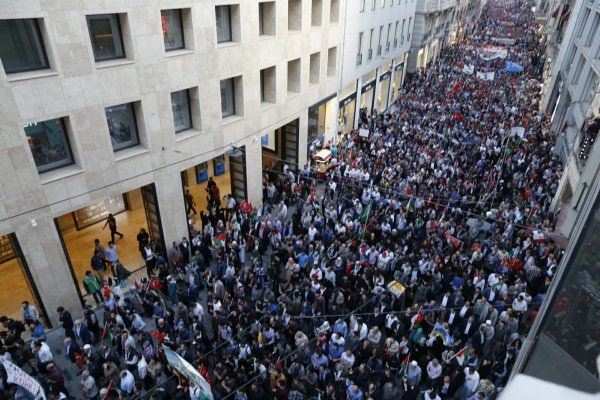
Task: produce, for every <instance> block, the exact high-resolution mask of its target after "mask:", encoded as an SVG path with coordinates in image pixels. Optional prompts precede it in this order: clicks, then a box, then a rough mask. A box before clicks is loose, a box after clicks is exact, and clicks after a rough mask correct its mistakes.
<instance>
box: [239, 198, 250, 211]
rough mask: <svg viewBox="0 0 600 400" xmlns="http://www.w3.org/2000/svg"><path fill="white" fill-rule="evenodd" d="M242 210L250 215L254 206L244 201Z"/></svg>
mask: <svg viewBox="0 0 600 400" xmlns="http://www.w3.org/2000/svg"><path fill="white" fill-rule="evenodd" d="M240 210H242V211H243V212H245V213H249V212H250V211H252V205H251V204H250V203H249V202H248V200H244V201H242V203H241V204H240Z"/></svg>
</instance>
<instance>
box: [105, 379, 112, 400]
mask: <svg viewBox="0 0 600 400" xmlns="http://www.w3.org/2000/svg"><path fill="white" fill-rule="evenodd" d="M114 387H115V382H114V381H113V380H112V379H111V380H110V382H109V384H108V387H107V388H106V393H104V396H102V400H105V399H106V396H108V393H109V392H110V391H111V390H113V388H114Z"/></svg>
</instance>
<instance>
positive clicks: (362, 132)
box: [358, 128, 369, 138]
mask: <svg viewBox="0 0 600 400" xmlns="http://www.w3.org/2000/svg"><path fill="white" fill-rule="evenodd" d="M358 136H360V137H364V138H368V137H369V130H368V129H363V128H360V129H359V130H358Z"/></svg>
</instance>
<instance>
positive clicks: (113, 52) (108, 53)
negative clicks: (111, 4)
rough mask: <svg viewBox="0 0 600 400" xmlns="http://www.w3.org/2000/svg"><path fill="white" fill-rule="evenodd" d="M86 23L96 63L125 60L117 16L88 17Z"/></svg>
mask: <svg viewBox="0 0 600 400" xmlns="http://www.w3.org/2000/svg"><path fill="white" fill-rule="evenodd" d="M87 21H88V29H89V31H90V40H91V41H92V49H93V50H94V59H95V60H96V61H103V60H112V59H115V58H125V51H124V50H123V39H122V37H121V25H120V22H119V15H118V14H101V15H88V16H87Z"/></svg>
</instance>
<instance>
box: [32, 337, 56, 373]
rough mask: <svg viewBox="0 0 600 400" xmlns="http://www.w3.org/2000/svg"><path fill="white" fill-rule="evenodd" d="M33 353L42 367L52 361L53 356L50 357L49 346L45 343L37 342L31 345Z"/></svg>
mask: <svg viewBox="0 0 600 400" xmlns="http://www.w3.org/2000/svg"><path fill="white" fill-rule="evenodd" d="M33 351H34V353H36V355H37V358H38V359H39V361H40V363H42V364H43V365H44V367H45V366H46V365H47V364H48V363H51V362H52V361H53V360H54V356H53V355H52V351H51V350H50V346H48V345H47V344H46V343H45V342H42V341H41V340H38V341H37V342H35V343H34V345H33Z"/></svg>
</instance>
